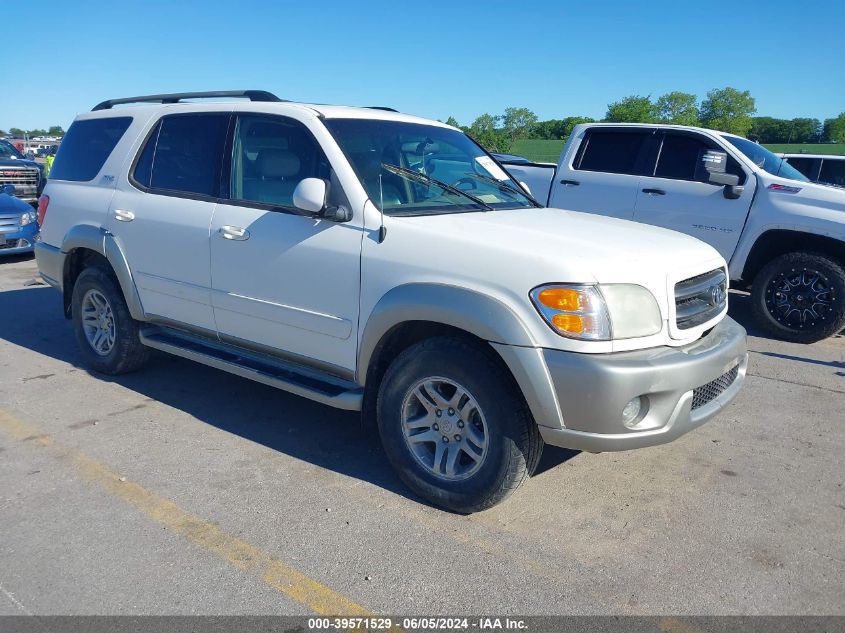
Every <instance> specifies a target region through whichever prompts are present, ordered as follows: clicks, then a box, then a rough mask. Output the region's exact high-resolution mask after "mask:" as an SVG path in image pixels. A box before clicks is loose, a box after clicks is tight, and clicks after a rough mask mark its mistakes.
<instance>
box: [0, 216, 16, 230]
mask: <svg viewBox="0 0 845 633" xmlns="http://www.w3.org/2000/svg"><path fill="white" fill-rule="evenodd" d="M20 223H21V216H20V213H18V214H17V215H0V230H6V231H8V230H9V229H14V230H15V231H17V230H18V227H19V226H20Z"/></svg>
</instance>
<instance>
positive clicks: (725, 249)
mask: <svg viewBox="0 0 845 633" xmlns="http://www.w3.org/2000/svg"><path fill="white" fill-rule="evenodd" d="M656 141H657V142H656V146H657V148H658V152H657V160H656V161H655V164H654V167H653V168H652V170H651V174H652V175H648V176H643V177H642V178H641V179H640V183H639V189H638V191H637V204H636V212H635V213H634V220H636V221H637V222H643V223H645V224H653V225H655V226H662V227H664V228H667V229H673V230H675V231H680V232H681V233H687V234H688V235H692V236H693V237H697V238H698V239H700V240H703V241H705V242H707V243H708V244H710V245H711V246H713V247H714V248H715V249H716V250H718V251H719V253H720V254H721V255H722V257H724V258H725V259H726V260H728V261H730V259H731V256H732V255H733V252H734V249H735V248H736V244H737V241H738V240H739V236H740V234H741V233H742V228H743V226H744V225H745V219H746V217H747V215H748V210H749V209H750V208H751V200H752V199H753V197H754V188H755V185H756V180H755V179H754V178H753V177H751V174H749V173H747V172H746V171H745V169H744V168H743V167H741V166H740V164H739V162H737V161H736V160H735V159H733V158H732V157H730V155H729V158H728V166H727V171H728V172H729V173H734V174H736V175H738V176H739V180H740V183H739V184H741V185H744V187H745V190H744V192H743V194H742V195H741V196H740V197H739V198H737V199H733V200H729V199H728V198H725V196H724V187H723V186H720V185H713V184H710V183H709V182H705V181H706V176H705V174H706V171H705V170H704V169H703V163H702V162H701V158H702V156H703V155H704V153H705V152H706V151H707V150H717V151H721V152H724V151H725V149H724V148H723V147H720V146H719V145H717V144H716V143H715V142H713V141H711V140H710V139H708V138H706V137H705V136H703V135H701V134H698V133H695V132H681V131H678V132H675V131H667V132H665V133H663V134H661V135H659V136H658V137H657V139H656Z"/></svg>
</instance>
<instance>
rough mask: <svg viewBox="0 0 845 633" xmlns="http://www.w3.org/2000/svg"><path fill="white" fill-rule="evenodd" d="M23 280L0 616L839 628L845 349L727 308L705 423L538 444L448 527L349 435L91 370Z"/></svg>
mask: <svg viewBox="0 0 845 633" xmlns="http://www.w3.org/2000/svg"><path fill="white" fill-rule="evenodd" d="M35 276H36V268H35V263H34V260H32V259H31V258H14V259H5V260H0V615H2V614H8V615H15V614H18V615H19V614H26V613H34V614H303V615H304V614H309V613H332V614H333V613H381V614H424V615H432V614H439V615H455V614H484V613H496V614H519V615H541V614H648V615H654V614H686V615H692V614H769V615H777V614H817V615H822V614H843V613H845V538H843V535H845V530H843V526H845V490H843V481H845V469H843V466H842V464H843V459H842V455H843V453H845V407H843V405H845V337H843V336H839V337H835V338H832V339H829V340H827V341H824V342H821V343H817V344H814V345H797V344H790V343H783V342H779V341H774V340H770V339H768V338H765V337H761V336H758V335H757V334H758V332H756V330H755V328H754V327H753V326H752V325H751V323H750V319H749V316H748V314H749V311H748V299H747V297H746V296H744V295H742V294H739V293H732V295H731V306H732V307H731V313H732V315H733V316H734V318H736V319H737V320H739V321H740V322H741V323H743V324H744V325H745V326H746V327H747V328H748V329H749V332H750V334H751V336H750V337H749V348H750V349H751V351H752V353H751V361H750V366H749V375H748V379H747V382H746V385H745V388H744V390H743V391H742V393H741V394H740V396H739V397H738V398H737V400H736V401H735V402H734V403H733V404H732V405H731V406H730V407H728V408H727V409H726V410H725V411H724V412H723V413H722V414H721V415H720V416H719V417H718V418H716V419H714V420H713V421H711V422H709V423H708V424H706V425H705V426H704V427H702V428H700V429H698V430H696V431H695V432H693V433H690V434H688V435H686V436H684V437H682V438H680V439H679V440H677V441H675V442H673V443H671V444H668V445H664V446H660V447H654V448H649V449H644V450H639V451H630V452H625V453H605V454H599V455H593V454H587V453H577V452H573V451H566V450H560V449H552V448H548V447H547V451H546V453H545V454H544V458H543V461H542V463H541V467H540V472H539V473H538V474H537V475H536V476H535V477H533V478H532V479H531V480H530V481H529V482H528V483H527V484H526V485H525V486H524V487H523V488H521V489H520V490H519V491H517V493H516V494H515V495H513V496H512V497H511V498H510V499H509V500H508V501H506V502H505V503H504V504H502V505H500V506H498V507H496V508H493V509H492V510H489V511H487V512H484V513H480V514H476V515H473V516H469V517H463V516H456V515H453V514H449V513H446V512H442V511H440V510H437V509H434V508H432V507H430V506H427V505H425V504H424V503H423V502H421V501H420V500H419V499H418V498H415V497H414V496H413V495H412V494H411V493H409V492H408V490H407V489H406V488H405V487H404V486H403V485H402V483H401V481H399V479H398V478H397V477H396V476H395V475H394V474H393V472H392V471H391V470H390V468H389V467H388V466H387V464H386V462H385V459H384V456H383V454H382V452H381V449H380V448H379V445H378V439H377V438H376V437H374V436H372V435H371V434H370V433H369V432H368V431H367V430H365V429H364V428H363V427H362V425H361V424H360V421H359V418H358V416H357V415H355V414H351V413H345V412H340V411H337V410H334V409H331V408H328V407H325V406H321V405H318V404H315V403H313V402H310V401H308V400H304V399H302V398H298V397H295V396H291V395H288V394H286V393H283V392H280V391H277V390H274V389H272V388H270V387H266V386H263V385H260V384H256V383H253V382H250V381H247V380H244V379H241V378H237V377H234V376H231V375H229V374H226V373H223V372H220V371H216V370H214V369H210V368H207V367H203V366H200V365H197V364H193V363H191V362H189V361H185V360H182V359H178V358H174V357H169V356H166V355H156V356H155V357H154V359H153V361H152V362H151V363H150V365H149V366H148V367H147V368H145V369H144V370H142V371H141V372H138V373H135V374H131V375H126V376H121V377H117V378H112V377H105V376H98V375H94V374H91V373H89V372H88V371H86V369H85V368H83V367H82V366H81V365H80V358H79V355H78V354H77V350H76V344H75V341H74V339H73V336H72V332H71V325H70V322H69V321H66V320H65V319H64V318H63V317H62V315H61V298H60V296H59V294H58V293H57V292H55V291H54V290H52V289H50V288H48V287H46V286H43V285H29V284H31V283H32V280H33V279H34V278H35ZM837 455H839V457H837Z"/></svg>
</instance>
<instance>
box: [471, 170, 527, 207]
mask: <svg viewBox="0 0 845 633" xmlns="http://www.w3.org/2000/svg"><path fill="white" fill-rule="evenodd" d="M465 175H466V176H469V177H470V178H478V179H479V180H483V181H484V182H489V183H490V184H491V185H495V186H496V187H498V188H499V190H500V191H507V192H508V193H511V194H516V195H518V196H521V197H523V198H527V199H528V201H529V202H530V203H531V204H533V205H534V206H535V207H541V206H543V205H541V204H540V203H539V202H537V201H536V200H535V199H534V198H532V197H531V196H529V195H528V194H527V193H525V192H524V191H520V190H519V189H517V188H516V187H512V186H511V185H509V184H508V183H506V182H504V181H502V180H497V179H496V178H493V176H485V175H484V174H479V173H477V172H474V171H468V172H466V173H465Z"/></svg>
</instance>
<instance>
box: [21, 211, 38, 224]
mask: <svg viewBox="0 0 845 633" xmlns="http://www.w3.org/2000/svg"><path fill="white" fill-rule="evenodd" d="M35 219H36V215H35V211H27V212H26V213H24V214H22V215H21V226H26V225H27V224H32V223H33V222H35Z"/></svg>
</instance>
